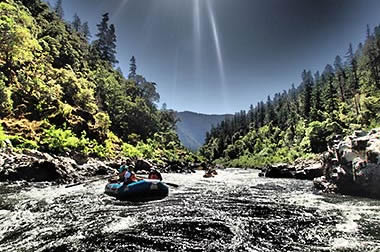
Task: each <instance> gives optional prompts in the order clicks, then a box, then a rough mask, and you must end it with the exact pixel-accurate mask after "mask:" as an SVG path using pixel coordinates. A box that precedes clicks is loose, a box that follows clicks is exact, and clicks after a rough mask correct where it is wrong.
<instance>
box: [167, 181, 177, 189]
mask: <svg viewBox="0 0 380 252" xmlns="http://www.w3.org/2000/svg"><path fill="white" fill-rule="evenodd" d="M164 183H165V184H167V185H168V186H172V187H176V188H177V187H179V185H177V184H174V183H169V182H165V181H164Z"/></svg>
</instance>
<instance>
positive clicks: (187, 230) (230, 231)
mask: <svg viewBox="0 0 380 252" xmlns="http://www.w3.org/2000/svg"><path fill="white" fill-rule="evenodd" d="M218 172H219V174H218V175H217V176H216V177H214V178H203V177H202V175H203V173H202V172H197V173H194V174H163V177H164V180H166V181H168V182H172V183H176V184H178V185H180V187H178V188H172V187H171V188H170V192H169V196H168V197H166V198H165V199H163V200H159V201H151V202H145V203H131V202H121V201H118V200H115V199H114V198H112V197H110V196H108V195H105V194H104V186H105V184H106V181H105V180H104V181H96V182H92V183H89V184H84V185H78V186H74V187H71V188H65V186H54V185H49V184H46V183H26V182H19V183H16V184H14V183H13V184H6V183H3V184H0V251H33V252H34V251H268V252H269V251H380V215H379V213H380V201H377V200H371V199H366V198H355V197H349V196H341V195H322V194H316V193H315V192H313V189H312V182H310V181H302V180H291V179H269V178H261V177H258V171H256V170H249V169H248V170H244V169H226V170H220V171H218Z"/></svg>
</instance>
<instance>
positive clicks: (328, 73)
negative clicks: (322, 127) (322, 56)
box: [322, 64, 338, 115]
mask: <svg viewBox="0 0 380 252" xmlns="http://www.w3.org/2000/svg"><path fill="white" fill-rule="evenodd" d="M322 78H323V79H324V81H325V82H326V85H325V89H324V92H323V95H322V96H323V102H324V108H325V110H326V112H327V113H328V114H329V115H333V112H334V110H336V109H337V107H338V106H337V103H336V89H335V87H334V84H333V81H334V69H333V67H332V66H331V65H329V64H328V65H326V67H325V70H324V72H323V75H322Z"/></svg>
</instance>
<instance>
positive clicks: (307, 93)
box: [302, 70, 313, 119]
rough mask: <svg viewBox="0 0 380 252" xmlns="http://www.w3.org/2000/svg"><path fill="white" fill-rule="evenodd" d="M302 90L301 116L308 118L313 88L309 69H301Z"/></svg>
mask: <svg viewBox="0 0 380 252" xmlns="http://www.w3.org/2000/svg"><path fill="white" fill-rule="evenodd" d="M302 84H303V86H304V89H303V90H304V91H303V116H304V118H305V119H309V116H310V111H311V93H312V90H313V76H312V75H311V72H310V71H307V72H306V70H303V72H302Z"/></svg>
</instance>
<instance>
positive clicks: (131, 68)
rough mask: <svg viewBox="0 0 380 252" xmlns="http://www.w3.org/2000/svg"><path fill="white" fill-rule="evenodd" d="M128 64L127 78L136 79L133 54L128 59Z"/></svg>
mask: <svg viewBox="0 0 380 252" xmlns="http://www.w3.org/2000/svg"><path fill="white" fill-rule="evenodd" d="M129 62H130V64H129V74H128V79H132V80H135V79H136V69H137V66H136V59H135V56H132V58H131V59H130V61H129Z"/></svg>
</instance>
